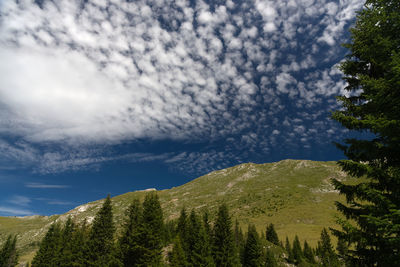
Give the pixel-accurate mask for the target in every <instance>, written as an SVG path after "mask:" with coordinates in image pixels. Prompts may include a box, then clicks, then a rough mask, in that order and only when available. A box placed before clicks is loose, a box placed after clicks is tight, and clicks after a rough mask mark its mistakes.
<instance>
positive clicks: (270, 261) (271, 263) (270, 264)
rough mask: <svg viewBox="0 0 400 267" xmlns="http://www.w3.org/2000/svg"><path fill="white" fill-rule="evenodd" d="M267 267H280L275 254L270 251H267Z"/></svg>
mask: <svg viewBox="0 0 400 267" xmlns="http://www.w3.org/2000/svg"><path fill="white" fill-rule="evenodd" d="M265 267H278V263H277V261H276V259H275V256H274V253H273V252H272V251H271V250H270V249H267V252H266V255H265Z"/></svg>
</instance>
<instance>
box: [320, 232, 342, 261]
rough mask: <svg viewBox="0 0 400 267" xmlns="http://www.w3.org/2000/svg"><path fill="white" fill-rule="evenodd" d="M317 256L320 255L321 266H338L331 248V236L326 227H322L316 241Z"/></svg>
mask: <svg viewBox="0 0 400 267" xmlns="http://www.w3.org/2000/svg"><path fill="white" fill-rule="evenodd" d="M317 252H318V256H319V257H320V261H321V266H324V267H336V266H339V262H338V258H337V255H336V253H335V251H334V250H333V246H332V243H331V238H330V236H329V234H328V231H327V230H326V228H324V229H322V232H321V240H320V241H319V242H318V248H317Z"/></svg>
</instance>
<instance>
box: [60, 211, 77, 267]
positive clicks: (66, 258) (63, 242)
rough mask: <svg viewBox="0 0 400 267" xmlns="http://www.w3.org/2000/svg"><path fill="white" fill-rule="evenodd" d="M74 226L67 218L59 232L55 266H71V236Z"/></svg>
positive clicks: (69, 218) (73, 256)
mask: <svg viewBox="0 0 400 267" xmlns="http://www.w3.org/2000/svg"><path fill="white" fill-rule="evenodd" d="M74 232H75V224H74V222H73V221H72V219H71V217H68V219H67V221H66V222H65V225H64V227H63V228H62V230H61V236H60V245H59V248H58V252H57V254H58V256H57V261H56V262H57V265H58V266H60V267H64V266H65V267H67V266H71V265H72V262H73V259H74V258H75V255H73V235H74Z"/></svg>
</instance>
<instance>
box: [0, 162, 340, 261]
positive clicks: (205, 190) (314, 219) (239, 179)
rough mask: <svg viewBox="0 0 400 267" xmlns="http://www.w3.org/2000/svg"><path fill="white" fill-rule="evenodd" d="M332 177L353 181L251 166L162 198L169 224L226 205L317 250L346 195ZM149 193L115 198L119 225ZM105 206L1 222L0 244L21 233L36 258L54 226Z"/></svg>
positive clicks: (295, 167)
mask: <svg viewBox="0 0 400 267" xmlns="http://www.w3.org/2000/svg"><path fill="white" fill-rule="evenodd" d="M331 178H337V179H340V180H346V179H347V176H346V175H345V174H344V173H343V172H341V171H340V169H339V167H338V166H337V165H336V163H335V162H316V161H306V160H283V161H280V162H277V163H268V164H253V163H246V164H241V165H238V166H235V167H231V168H228V169H223V170H219V171H214V172H211V173H209V174H207V175H205V176H202V177H199V178H197V179H195V180H193V181H191V182H189V183H187V184H184V185H182V186H178V187H174V188H171V189H167V190H162V191H158V195H159V197H160V201H161V204H162V207H163V210H164V216H165V219H166V220H171V219H176V218H177V217H178V216H179V212H180V210H181V209H182V208H183V207H185V208H186V209H195V210H196V211H199V212H201V211H202V210H205V209H207V210H208V211H209V213H210V215H211V218H213V217H214V216H215V212H216V209H217V207H218V206H219V205H220V204H221V203H223V202H225V203H226V204H227V205H228V207H229V208H230V213H231V215H232V217H233V219H234V220H235V219H237V220H238V221H239V223H240V224H241V225H242V226H246V227H247V224H248V223H250V222H251V223H254V224H255V225H256V227H257V228H258V230H259V231H265V227H266V225H267V223H274V224H275V227H276V230H277V232H278V235H279V236H280V238H281V239H284V238H285V237H286V236H288V237H289V238H290V239H291V240H292V239H293V237H294V235H295V234H298V236H299V238H300V240H301V241H302V240H304V239H307V241H308V242H309V243H311V244H312V245H316V241H317V240H318V239H319V235H320V233H321V230H322V228H323V227H329V226H335V215H337V212H336V210H335V206H334V201H336V200H339V199H340V196H339V194H338V193H337V192H336V191H334V190H333V187H332V186H331V185H330V182H329V181H330V179H331ZM145 194H146V191H135V192H129V193H126V194H123V195H119V196H116V197H114V198H112V201H113V211H114V218H115V220H116V223H117V225H120V223H121V221H122V220H123V218H124V212H125V209H126V208H127V207H128V206H129V204H130V203H131V201H132V200H133V199H135V198H140V199H142V198H143V197H144V196H145ZM102 202H103V200H98V201H94V202H90V203H87V204H84V205H81V206H78V207H76V208H75V209H73V210H71V211H69V212H67V213H65V214H63V215H53V216H49V217H47V216H29V217H21V218H19V217H0V242H2V241H4V240H5V238H6V236H7V235H8V234H10V233H12V234H18V245H19V247H20V249H21V254H22V255H23V258H24V257H26V258H30V257H31V256H32V253H33V252H34V251H35V249H36V248H37V245H38V242H39V241H40V240H41V238H42V237H43V236H44V234H45V233H46V231H47V229H48V227H49V226H50V225H51V223H53V222H55V221H65V220H66V219H67V217H68V216H71V217H73V218H74V219H75V220H77V221H82V220H84V219H86V220H87V221H89V222H90V221H91V220H92V219H93V217H94V215H95V214H96V212H97V211H98V210H99V208H100V206H101V204H102ZM23 258H22V259H23Z"/></svg>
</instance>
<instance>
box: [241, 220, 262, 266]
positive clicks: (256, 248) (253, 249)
mask: <svg viewBox="0 0 400 267" xmlns="http://www.w3.org/2000/svg"><path fill="white" fill-rule="evenodd" d="M262 265H263V259H262V246H261V243H260V238H259V236H258V233H257V230H256V227H255V226H254V225H249V227H248V231H247V239H246V243H245V246H244V255H243V266H244V267H259V266H262Z"/></svg>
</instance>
